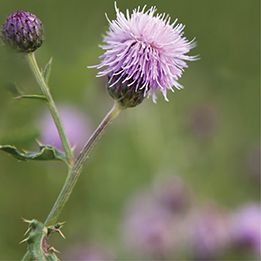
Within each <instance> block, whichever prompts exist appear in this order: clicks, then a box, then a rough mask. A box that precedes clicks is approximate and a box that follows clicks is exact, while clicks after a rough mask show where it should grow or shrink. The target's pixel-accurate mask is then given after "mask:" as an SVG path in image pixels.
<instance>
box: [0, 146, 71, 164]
mask: <svg viewBox="0 0 261 261" xmlns="http://www.w3.org/2000/svg"><path fill="white" fill-rule="evenodd" d="M0 150H2V151H4V152H6V153H9V154H11V155H12V156H13V157H15V158H16V159H18V160H23V161H26V160H62V161H64V162H66V158H65V155H64V153H62V152H60V151H58V150H57V149H55V148H54V147H52V146H45V145H42V146H40V150H39V151H38V152H32V151H24V150H19V149H17V148H16V147H15V146H12V145H0Z"/></svg>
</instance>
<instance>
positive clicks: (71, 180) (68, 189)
mask: <svg viewBox="0 0 261 261" xmlns="http://www.w3.org/2000/svg"><path fill="white" fill-rule="evenodd" d="M121 110H122V108H121V107H120V105H119V104H118V103H117V102H116V103H115V104H114V106H113V108H112V109H111V110H110V111H109V112H108V113H107V115H106V116H105V117H104V119H103V120H102V122H101V123H100V125H99V126H98V127H97V129H96V130H95V131H94V133H93V134H92V136H91V137H90V139H89V140H88V141H87V143H86V144H85V146H84V147H83V149H82V151H81V152H80V154H79V156H78V157H77V159H76V161H75V163H74V164H73V166H72V167H71V168H69V172H68V176H67V178H66V180H65V183H64V186H63V188H62V190H61V192H60V194H59V196H58V198H57V200H56V202H55V203H54V205H53V208H52V209H51V212H50V213H49V215H48V217H47V219H46V221H45V225H46V226H49V225H54V224H55V223H56V222H57V220H58V218H59V216H60V214H61V212H62V210H63V207H64V206H65V204H66V202H67V201H68V199H69V197H70V195H71V193H72V191H73V188H74V186H75V184H76V182H77V180H78V178H79V176H80V173H81V169H82V167H83V165H84V163H85V161H86V160H87V159H88V156H89V153H90V151H91V150H92V148H93V147H94V146H95V144H96V143H97V141H98V140H99V139H100V137H101V136H102V134H103V132H104V130H105V129H106V127H108V126H109V125H110V123H111V122H112V121H113V120H114V119H115V118H116V117H117V116H118V115H119V113H120V112H121Z"/></svg>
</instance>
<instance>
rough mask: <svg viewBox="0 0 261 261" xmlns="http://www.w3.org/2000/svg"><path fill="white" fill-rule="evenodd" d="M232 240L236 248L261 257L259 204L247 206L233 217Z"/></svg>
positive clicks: (260, 208)
mask: <svg viewBox="0 0 261 261" xmlns="http://www.w3.org/2000/svg"><path fill="white" fill-rule="evenodd" d="M232 238H233V243H234V244H235V245H236V246H238V247H240V248H242V247H243V248H244V249H245V248H246V249H250V250H252V252H253V253H255V254H256V255H257V256H261V245H260V244H261V207H260V205H259V204H258V203H250V204H247V205H245V206H243V207H241V208H240V209H238V210H237V211H236V212H235V213H234V214H233V215H232Z"/></svg>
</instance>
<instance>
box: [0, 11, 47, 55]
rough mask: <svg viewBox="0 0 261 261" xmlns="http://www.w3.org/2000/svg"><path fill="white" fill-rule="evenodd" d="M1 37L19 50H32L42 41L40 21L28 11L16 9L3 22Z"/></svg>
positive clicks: (26, 51)
mask: <svg viewBox="0 0 261 261" xmlns="http://www.w3.org/2000/svg"><path fill="white" fill-rule="evenodd" d="M1 38H2V39H3V41H4V42H5V43H6V44H7V45H9V46H11V47H13V48H15V49H17V50H18V51H20V52H25V53H30V52H34V51H35V50H36V49H37V48H39V47H40V46H41V45H42V42H43V27H42V22H41V21H40V19H39V18H38V17H37V16H35V15H34V14H32V13H30V12H26V11H16V12H14V13H12V14H10V15H9V16H8V17H7V19H6V21H5V23H4V24H3V26H2V33H1Z"/></svg>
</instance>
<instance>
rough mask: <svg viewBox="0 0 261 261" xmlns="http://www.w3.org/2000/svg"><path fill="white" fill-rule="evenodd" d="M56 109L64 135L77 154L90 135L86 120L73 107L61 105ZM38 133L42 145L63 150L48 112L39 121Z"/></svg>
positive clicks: (84, 116)
mask: <svg viewBox="0 0 261 261" xmlns="http://www.w3.org/2000/svg"><path fill="white" fill-rule="evenodd" d="M58 109H59V111H60V115H61V119H62V122H63V125H64V129H65V133H66V134H67V136H68V139H69V141H70V143H71V145H72V146H73V147H74V148H75V151H76V153H79V152H80V149H81V147H82V146H83V145H84V143H85V142H86V141H87V139H88V138H89V136H90V134H91V131H90V124H89V121H88V118H87V116H86V115H84V114H83V113H82V112H81V111H79V110H78V109H77V108H76V107H73V106H68V105H61V106H58ZM40 131H41V137H40V141H41V142H42V143H44V144H48V145H52V146H54V147H56V148H57V149H59V150H63V146H62V143H61V140H60V137H59V134H58V132H57V129H56V127H55V124H54V122H53V119H52V117H51V116H50V114H49V112H45V113H44V114H43V115H42V117H41V119H40Z"/></svg>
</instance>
